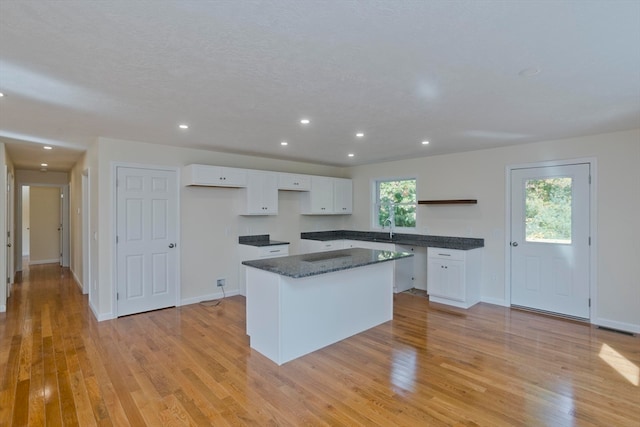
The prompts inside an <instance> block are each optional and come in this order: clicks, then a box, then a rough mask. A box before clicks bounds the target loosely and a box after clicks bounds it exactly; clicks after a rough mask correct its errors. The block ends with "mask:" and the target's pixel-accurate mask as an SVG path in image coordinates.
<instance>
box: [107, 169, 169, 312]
mask: <svg viewBox="0 0 640 427" xmlns="http://www.w3.org/2000/svg"><path fill="white" fill-rule="evenodd" d="M116 188H117V190H116V193H117V200H116V203H117V206H116V211H117V218H116V221H117V226H116V229H117V237H116V242H117V243H116V246H117V250H116V251H117V279H118V285H117V292H118V295H117V315H118V316H125V315H128V314H133V313H141V312H144V311H150V310H157V309H160V308H165V307H172V306H175V305H176V296H177V286H178V276H177V272H178V269H177V259H178V257H177V251H178V249H177V243H178V242H177V226H178V224H177V221H178V189H177V176H176V172H175V171H168V170H155V169H144V168H129V167H118V168H117V184H116Z"/></svg>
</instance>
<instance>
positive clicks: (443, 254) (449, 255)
mask: <svg viewBox="0 0 640 427" xmlns="http://www.w3.org/2000/svg"><path fill="white" fill-rule="evenodd" d="M438 255H441V256H451V254H438Z"/></svg>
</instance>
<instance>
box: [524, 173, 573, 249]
mask: <svg viewBox="0 0 640 427" xmlns="http://www.w3.org/2000/svg"><path fill="white" fill-rule="evenodd" d="M571 181H572V179H571V178H569V177H562V178H545V179H528V180H526V182H525V190H526V199H525V211H526V216H525V238H526V241H527V242H540V243H564V244H571V184H572V182H571Z"/></svg>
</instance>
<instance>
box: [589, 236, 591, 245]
mask: <svg viewBox="0 0 640 427" xmlns="http://www.w3.org/2000/svg"><path fill="white" fill-rule="evenodd" d="M589 246H591V236H589Z"/></svg>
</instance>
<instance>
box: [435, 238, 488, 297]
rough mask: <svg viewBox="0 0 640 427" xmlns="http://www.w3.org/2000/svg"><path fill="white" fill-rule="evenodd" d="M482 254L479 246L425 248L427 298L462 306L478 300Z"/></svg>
mask: <svg viewBox="0 0 640 427" xmlns="http://www.w3.org/2000/svg"><path fill="white" fill-rule="evenodd" d="M481 255H482V252H481V251H480V250H479V249H472V250H468V251H463V250H455V249H442V248H428V250H427V285H428V293H429V299H430V300H431V301H434V302H439V303H442V304H449V305H453V306H455V307H461V308H469V307H471V306H472V305H474V304H476V303H477V302H479V301H480V277H481Z"/></svg>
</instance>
